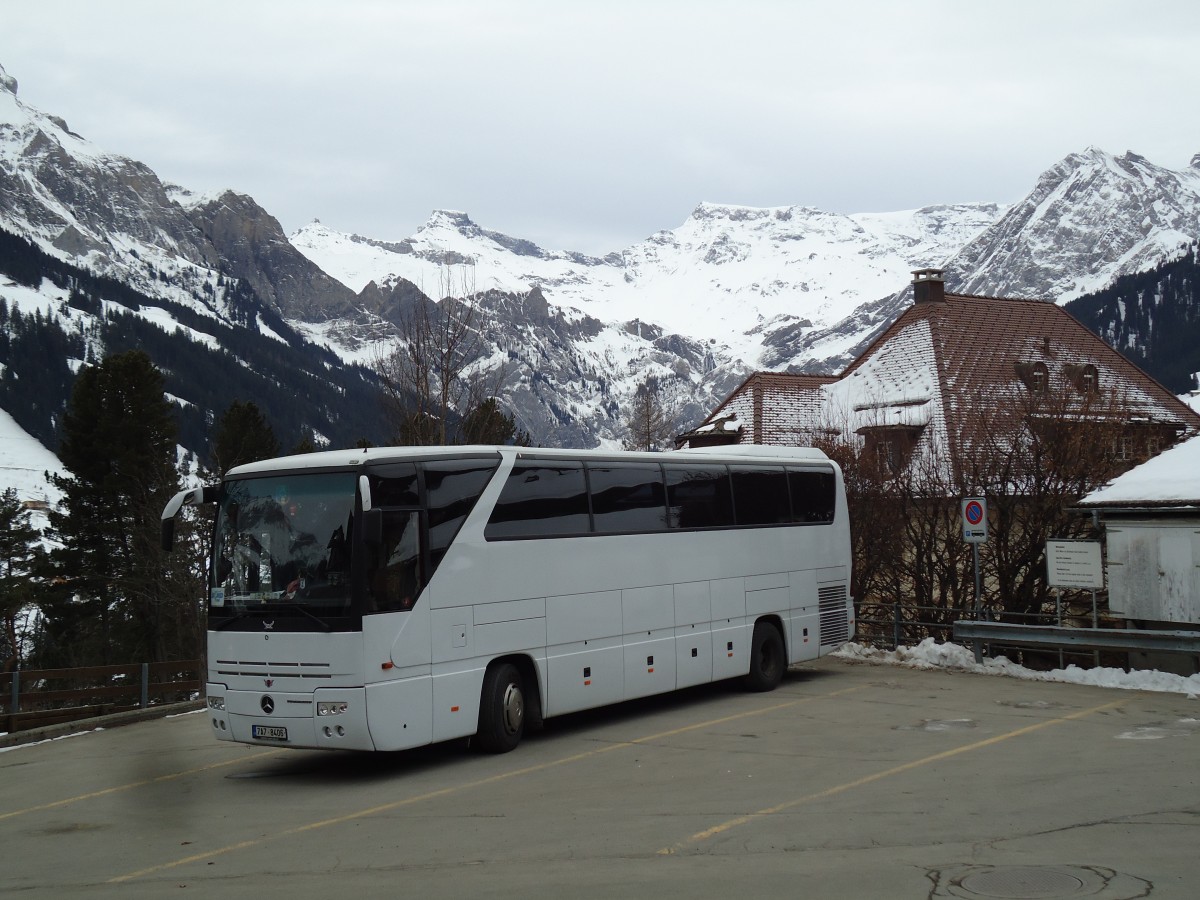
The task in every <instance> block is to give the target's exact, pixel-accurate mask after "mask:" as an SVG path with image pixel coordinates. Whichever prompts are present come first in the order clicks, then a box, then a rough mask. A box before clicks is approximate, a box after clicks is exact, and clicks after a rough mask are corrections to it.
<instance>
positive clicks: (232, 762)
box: [0, 749, 279, 822]
mask: <svg viewBox="0 0 1200 900" xmlns="http://www.w3.org/2000/svg"><path fill="white" fill-rule="evenodd" d="M278 752H279V750H278V749H275V750H267V751H265V752H263V753H254V754H251V755H250V756H240V757H238V758H237V759H227V760H225V761H224V762H218V763H210V764H208V765H207V766H200V767H198V768H195V769H185V770H184V771H182V772H172V773H170V774H169V775H158V776H156V777H154V778H147V779H146V780H145V781H133V782H130V783H129V784H121V785H117V786H116V787H110V788H104V789H103V790H99V791H92V792H91V793H88V794H79V795H78V796H75V797H67V798H66V799H65V800H55V801H54V802H52V803H42V804H41V805H39V806H28V807H26V808H25V809H14V810H13V811H12V812H6V813H0V822H2V821H4V820H5V819H12V818H14V817H16V816H23V815H25V814H26V813H33V812H41V811H43V810H47V809H58V808H59V807H60V806H69V805H70V804H72V803H80V802H82V801H84V800H95V799H96V798H97V797H107V796H108V795H109V794H119V793H121V792H122V791H131V790H133V789H134V788H140V787H145V786H146V785H148V784H158V783H159V782H162V781H174V780H175V779H176V778H184V777H186V776H188V775H198V774H199V773H201V772H209V771H211V770H213V769H220V768H222V767H224V766H236V765H237V764H238V763H243V762H246V761H248V760H251V759H258V758H259V757H262V756H270V755H271V754H273V753H278Z"/></svg>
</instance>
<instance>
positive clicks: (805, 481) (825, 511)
mask: <svg viewBox="0 0 1200 900" xmlns="http://www.w3.org/2000/svg"><path fill="white" fill-rule="evenodd" d="M788 487H789V489H790V493H791V496H792V520H793V521H795V522H832V521H833V515H834V513H835V512H836V509H837V500H836V497H837V484H836V482H835V481H834V477H833V473H832V472H820V471H813V470H811V469H808V470H804V469H788Z"/></svg>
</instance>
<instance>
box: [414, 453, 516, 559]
mask: <svg viewBox="0 0 1200 900" xmlns="http://www.w3.org/2000/svg"><path fill="white" fill-rule="evenodd" d="M499 465H500V462H499V460H492V459H452V460H445V461H441V460H438V461H432V462H425V463H421V470H422V472H423V474H424V477H425V507H426V509H428V510H429V566H430V570H429V575H430V577H432V576H433V573H434V571H436V569H437V567H438V564H439V563H440V562H441V561H442V558H443V557H444V556H445V555H446V551H447V550H449V549H450V545H451V544H452V543H453V542H454V538H455V536H456V535H457V534H458V530H459V529H460V528H462V524H463V522H465V521H466V520H467V516H469V515H470V514H471V510H473V509H474V508H475V504H476V503H477V502H478V501H479V495H480V494H482V493H483V489H484V488H485V487H487V485H488V482H489V481H491V480H492V476H493V475H494V474H495V473H496V468H497V466H499Z"/></svg>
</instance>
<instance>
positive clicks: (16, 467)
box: [0, 409, 63, 527]
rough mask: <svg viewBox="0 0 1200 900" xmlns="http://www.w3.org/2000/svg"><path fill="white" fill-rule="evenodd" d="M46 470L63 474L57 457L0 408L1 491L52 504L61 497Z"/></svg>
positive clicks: (19, 497) (21, 498)
mask: <svg viewBox="0 0 1200 900" xmlns="http://www.w3.org/2000/svg"><path fill="white" fill-rule="evenodd" d="M45 472H53V473H55V474H62V472H63V467H62V463H60V462H59V461H58V457H57V456H55V455H54V454H53V453H51V452H50V451H49V450H47V449H46V448H45V447H43V446H42V445H41V443H40V442H39V441H38V440H37V439H36V438H34V437H31V436H30V435H29V434H28V433H27V432H26V431H25V430H24V429H23V428H21V426H20V425H18V424H17V423H16V422H15V421H14V420H13V417H12V416H10V415H9V414H8V413H7V412H5V411H4V410H2V409H0V491H3V490H6V489H8V488H13V489H14V490H15V491H16V492H17V499H19V500H43V501H46V502H48V503H49V504H51V505H54V504H56V503H58V501H59V499H60V497H59V492H58V490H57V489H55V488H54V487H52V486H51V485H50V483H49V482H47V481H46V477H45V475H44V474H43V473H45ZM34 524H35V525H37V524H38V523H37V522H35V523H34ZM39 527H40V526H39Z"/></svg>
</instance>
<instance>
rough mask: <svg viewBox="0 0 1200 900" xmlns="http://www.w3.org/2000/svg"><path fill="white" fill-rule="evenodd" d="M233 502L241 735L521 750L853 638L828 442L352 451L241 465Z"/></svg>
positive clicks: (233, 653)
mask: <svg viewBox="0 0 1200 900" xmlns="http://www.w3.org/2000/svg"><path fill="white" fill-rule="evenodd" d="M202 502H216V503H217V504H218V505H219V512H218V513H217V516H216V527H215V534H214V540H213V555H212V565H211V572H210V580H209V591H208V684H207V693H208V712H209V714H210V716H209V717H210V719H211V722H212V729H213V734H214V735H215V736H216V737H217V738H219V739H221V740H227V741H242V742H245V743H252V744H269V745H273V746H287V747H316V748H331V749H334V748H344V749H354V750H399V749H403V748H406V747H414V746H418V745H421V744H428V743H432V742H437V741H445V740H449V739H452V738H461V737H469V736H473V743H474V744H476V745H477V746H479V747H481V748H482V749H484V750H488V751H492V752H503V751H507V750H511V749H512V748H513V747H515V746H516V745H517V743H518V742H519V741H520V740H521V736H522V734H523V732H524V730H525V729H526V728H527V727H536V726H538V725H540V723H541V721H542V719H543V718H548V717H550V716H556V715H560V714H562V713H568V712H573V711H576V710H582V709H589V708H592V707H597V706H602V705H605V704H609V703H617V702H620V701H622V700H629V699H631V698H634V697H644V696H647V695H650V694H658V693H662V692H666V691H673V690H676V689H678V688H683V687H687V686H690V685H696V684H702V683H705V682H710V681H717V680H720V679H727V678H741V679H743V681H744V682H745V684H746V686H747V687H748V688H750V689H751V690H759V691H764V690H771V689H773V688H774V687H775V686H776V685H777V684H778V683H779V681H780V679H781V678H782V676H783V671H784V669H785V668H786V666H787V665H788V664H789V663H795V662H799V661H802V660H808V659H814V658H816V657H818V656H820V655H822V654H823V653H826V652H828V651H830V650H832V649H836V648H837V647H838V646H840V645H841V644H842V643H843V642H845V641H847V640H849V639H850V638H851V637H852V636H853V632H854V620H853V607H852V605H851V598H850V591H849V578H850V528H849V523H848V521H847V515H846V504H845V490H844V487H843V484H842V474H841V471H840V470H839V469H838V467H837V465H836V464H835V463H833V462H832V461H830V460H829V459H828V458H827V457H826V456H825V455H824V454H822V453H821V452H820V451H817V450H809V449H793V448H783V447H737V448H721V449H720V451H719V452H714V451H712V450H694V451H681V452H675V453H626V452H604V451H599V450H594V451H567V450H549V449H530V448H521V447H454V448H447V447H424V448H413V447H403V448H377V449H370V450H353V451H351V450H346V451H334V452H324V453H313V454H308V455H304V456H292V457H286V458H283V459H273V460H268V461H265V462H256V463H251V464H249V465H244V466H239V467H237V468H235V469H233V470H231V471H230V472H229V473H228V474H227V475H226V477H225V479H224V481H223V482H222V483H221V485H220V486H219V487H216V488H213V487H206V488H196V489H193V490H191V491H184V492H182V493H180V494H179V495H178V496H176V497H175V498H174V499H173V500H172V501H171V502H170V503H169V504H168V505H167V507H166V509H165V510H164V511H163V535H164V543H165V545H166V546H169V545H170V540H171V534H172V532H173V526H174V517H175V515H176V514H177V513H178V512H179V510H180V508H181V506H182V505H183V504H185V503H187V504H197V503H202Z"/></svg>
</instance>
